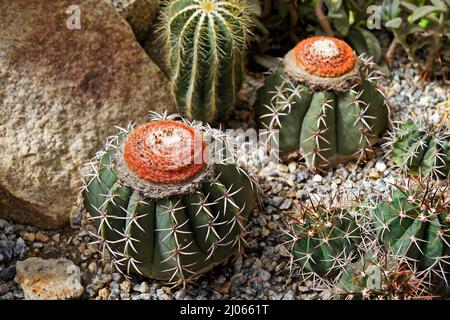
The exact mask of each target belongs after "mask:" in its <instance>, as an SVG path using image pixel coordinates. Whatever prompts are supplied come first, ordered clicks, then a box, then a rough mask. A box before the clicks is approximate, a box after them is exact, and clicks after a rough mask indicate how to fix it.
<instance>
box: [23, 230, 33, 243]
mask: <svg viewBox="0 0 450 320" xmlns="http://www.w3.org/2000/svg"><path fill="white" fill-rule="evenodd" d="M20 236H21V237H22V239H23V240H25V241H27V242H34V240H36V234H35V233H34V232H27V231H23V232H22V231H21V232H20Z"/></svg>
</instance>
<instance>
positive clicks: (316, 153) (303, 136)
mask: <svg viewBox="0 0 450 320" xmlns="http://www.w3.org/2000/svg"><path fill="white" fill-rule="evenodd" d="M331 39H333V38H331ZM294 50H295V49H294ZM293 54H294V53H289V54H288V55H287V56H286V57H285V59H284V61H283V63H281V64H280V65H279V66H278V68H277V69H276V70H274V72H273V73H272V74H271V75H269V76H268V77H267V78H266V81H265V84H264V86H263V87H261V88H260V89H259V91H258V100H257V102H256V116H257V119H258V121H259V127H260V128H262V129H267V130H269V131H271V130H278V141H275V142H273V143H275V144H278V145H279V151H280V154H281V156H282V158H285V157H286V156H287V155H290V154H295V153H300V154H301V155H302V156H303V157H304V158H305V160H306V163H307V165H308V167H309V168H311V169H322V168H326V167H329V166H334V165H336V164H338V163H341V162H346V161H350V160H354V159H356V160H362V159H363V158H365V157H366V155H367V154H368V153H369V152H370V151H371V150H370V148H371V145H372V144H373V143H374V142H376V141H377V140H378V137H379V136H380V135H381V134H382V133H383V131H384V130H385V129H386V128H387V126H388V109H387V107H386V105H385V103H384V96H383V95H382V94H381V93H380V92H379V91H378V90H377V88H376V86H375V83H374V79H373V78H372V76H373V74H370V73H368V72H365V71H367V70H366V69H364V68H362V69H364V70H365V71H362V70H361V71H355V70H352V71H351V72H353V73H354V74H353V75H352V77H353V78H352V79H343V77H345V76H346V75H345V74H344V75H340V76H339V77H337V78H334V77H321V78H319V79H318V80H317V81H316V79H317V78H318V77H317V76H315V75H312V76H311V78H310V80H307V79H308V77H306V76H305V78H304V79H302V80H300V79H297V80H296V79H295V76H296V75H295V74H294V75H292V73H294V72H290V70H287V69H291V68H299V67H298V66H297V65H296V66H295V67H292V64H293V62H291V61H292V60H293V59H294V58H292V57H290V55H291V56H292V55H293ZM286 61H287V62H286ZM355 68H356V67H355ZM302 72H304V70H303V71H302ZM348 73H350V72H348ZM335 79H336V80H335ZM337 79H339V80H337Z"/></svg>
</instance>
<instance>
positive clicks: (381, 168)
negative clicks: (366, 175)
mask: <svg viewBox="0 0 450 320" xmlns="http://www.w3.org/2000/svg"><path fill="white" fill-rule="evenodd" d="M386 169H387V166H386V164H385V163H384V162H383V161H377V163H376V164H375V170H377V171H378V172H381V173H383V172H384V171H386Z"/></svg>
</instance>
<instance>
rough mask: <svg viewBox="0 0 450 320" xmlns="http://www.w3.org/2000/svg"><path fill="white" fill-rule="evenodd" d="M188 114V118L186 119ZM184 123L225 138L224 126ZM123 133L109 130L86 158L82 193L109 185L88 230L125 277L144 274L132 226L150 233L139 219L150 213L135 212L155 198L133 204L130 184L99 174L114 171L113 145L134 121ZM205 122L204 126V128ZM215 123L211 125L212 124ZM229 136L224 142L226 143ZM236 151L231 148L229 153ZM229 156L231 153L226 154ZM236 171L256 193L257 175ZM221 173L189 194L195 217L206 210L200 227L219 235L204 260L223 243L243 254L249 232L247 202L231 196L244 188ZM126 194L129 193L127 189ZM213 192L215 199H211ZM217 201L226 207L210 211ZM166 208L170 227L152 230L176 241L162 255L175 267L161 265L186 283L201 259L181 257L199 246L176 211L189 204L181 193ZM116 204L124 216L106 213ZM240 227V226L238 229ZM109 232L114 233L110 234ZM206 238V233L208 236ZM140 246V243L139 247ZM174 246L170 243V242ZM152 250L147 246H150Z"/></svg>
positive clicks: (158, 117)
mask: <svg viewBox="0 0 450 320" xmlns="http://www.w3.org/2000/svg"><path fill="white" fill-rule="evenodd" d="M175 119H183V118H182V117H180V116H179V115H177V114H174V115H167V113H164V114H162V115H160V114H157V113H153V112H152V115H151V120H153V121H158V120H175ZM183 120H184V119H183ZM184 121H185V122H186V124H188V125H191V126H194V127H195V128H197V129H199V130H204V131H206V132H208V133H209V134H211V135H212V136H213V139H225V140H226V138H227V137H225V136H224V135H223V134H222V133H221V132H220V131H218V130H213V129H211V128H210V127H209V126H207V125H206V126H202V124H201V123H199V122H192V123H191V122H189V121H187V120H184ZM117 128H118V129H119V130H120V133H119V134H118V135H115V136H110V137H109V138H108V139H107V141H106V144H105V149H104V150H102V151H99V152H97V154H96V155H95V157H94V158H93V159H92V161H90V162H89V163H87V164H86V167H87V170H85V171H86V173H85V174H84V175H83V177H82V178H83V182H84V186H83V187H82V189H81V193H89V188H88V187H89V185H90V183H92V182H94V183H98V184H99V185H100V186H103V189H105V190H109V191H108V193H107V194H101V196H102V197H104V201H103V203H101V204H99V205H98V206H95V205H93V204H91V206H92V208H93V209H94V210H95V211H96V212H97V213H98V215H97V216H92V215H91V216H88V217H85V219H87V220H91V221H93V222H95V223H96V225H97V232H96V233H92V232H91V233H90V234H91V236H92V237H93V238H94V239H95V240H94V241H93V242H92V244H96V245H99V246H100V250H99V252H100V253H101V254H102V256H103V257H105V256H106V254H109V255H110V260H111V261H110V262H111V264H112V266H114V267H115V269H116V270H117V271H118V272H120V273H122V274H123V275H124V276H125V277H127V278H128V277H129V274H130V273H132V272H137V273H139V274H142V272H141V270H140V269H141V268H142V266H141V263H142V262H141V261H139V260H138V259H136V258H135V257H133V256H135V255H136V254H140V253H141V252H144V251H145V250H144V249H145V248H144V247H142V246H143V245H145V244H142V243H141V241H140V240H139V239H136V238H133V237H132V235H131V234H132V232H133V233H136V232H142V233H146V232H149V230H146V227H145V226H144V225H142V224H141V222H140V220H141V219H144V218H145V217H147V215H148V214H137V213H136V210H137V207H138V206H150V205H151V203H149V202H147V201H144V199H134V203H133V207H132V208H130V207H129V206H127V205H126V204H125V203H122V202H124V201H123V199H124V196H126V195H125V194H124V193H127V192H129V191H127V188H126V187H123V186H121V185H120V184H117V183H115V186H116V187H114V186H113V187H111V188H109V186H108V185H107V184H105V182H104V181H102V179H101V177H100V172H99V170H108V171H109V172H110V174H111V175H112V174H113V172H114V170H115V169H114V165H113V157H112V155H111V154H112V153H113V151H115V150H116V149H117V148H118V147H119V144H120V143H121V142H122V140H123V138H124V137H125V136H126V135H127V134H128V133H129V132H131V131H132V130H133V129H134V125H133V124H129V125H128V127H127V128H119V127H117ZM205 128H206V130H205ZM208 129H211V130H208ZM226 143H227V142H226V141H224V144H225V145H226ZM233 156H234V155H233V154H231V157H233ZM225 160H228V161H229V160H230V159H225ZM236 170H237V173H238V174H239V175H243V176H244V177H245V179H248V181H250V184H251V188H252V189H254V191H255V192H256V194H257V196H259V194H258V193H259V190H258V189H257V184H256V183H255V182H254V180H253V178H252V177H251V176H250V175H249V174H248V173H247V172H246V171H245V170H243V169H242V168H240V167H236ZM219 178H220V174H218V175H217V176H216V177H215V179H214V180H213V181H210V182H205V185H204V186H206V188H207V189H208V190H210V192H208V194H207V195H206V196H204V197H203V196H200V195H201V193H200V192H195V193H193V194H191V195H189V196H188V197H189V199H190V200H192V203H191V207H196V208H197V211H196V213H195V217H197V216H198V215H199V214H200V213H206V218H207V219H206V220H207V221H205V223H204V224H201V225H197V226H196V228H199V229H200V228H205V229H206V232H205V234H206V235H205V236H206V238H211V239H212V238H215V239H216V240H215V241H210V242H211V243H210V246H209V248H207V252H208V254H207V257H206V259H205V260H208V259H211V257H213V255H214V253H215V250H216V249H217V248H220V247H227V249H226V250H227V251H229V252H230V253H231V252H233V251H235V253H236V254H240V253H241V252H242V250H243V248H244V247H245V246H246V241H245V237H246V235H247V233H248V232H247V231H246V228H245V225H246V224H245V219H246V218H245V217H244V216H243V214H242V212H243V211H244V210H248V208H245V207H242V208H239V206H238V205H237V204H236V203H235V202H234V201H233V200H232V199H233V196H235V195H236V194H237V193H239V192H240V191H241V190H240V189H237V190H232V189H233V186H231V187H229V188H226V186H225V185H224V184H222V183H221V182H220V181H219ZM214 191H219V192H218V196H217V195H216V196H215V197H213V195H212V193H213V192H214ZM127 195H128V194H127ZM136 197H138V198H139V195H138V194H137V193H136ZM210 198H214V199H210ZM219 203H223V208H221V209H220V210H219V211H218V212H217V214H216V215H214V214H213V213H212V211H211V210H210V209H209V208H208V207H210V206H213V205H218V204H219ZM161 207H163V208H164V209H165V210H164V211H163V212H158V214H159V215H166V216H169V219H170V220H171V226H170V228H156V229H155V230H154V231H155V232H157V233H160V234H161V236H160V237H159V238H160V244H161V245H162V246H164V245H165V244H169V242H174V244H175V246H174V248H173V249H172V250H168V251H167V252H161V254H162V256H164V257H165V259H164V260H162V261H161V264H164V263H166V262H168V261H172V262H173V263H172V265H173V267H171V268H167V269H164V270H162V271H161V272H162V273H171V276H170V279H169V283H174V284H178V283H183V284H184V285H185V284H186V283H187V281H192V280H194V279H195V278H196V277H193V276H194V275H195V274H196V272H194V271H193V270H192V267H193V266H194V265H195V264H196V263H197V262H196V261H193V262H192V263H190V264H185V263H183V261H182V260H184V257H187V256H191V255H195V254H197V252H196V251H192V250H191V249H190V247H191V246H192V245H193V241H190V242H186V241H185V238H186V235H188V234H191V233H192V232H191V231H189V230H187V229H186V226H187V224H188V222H189V220H188V219H189V218H187V219H185V221H179V220H180V217H179V216H178V215H177V212H178V211H180V210H183V209H186V207H185V206H183V205H182V203H181V199H179V200H177V201H176V202H174V201H172V200H167V205H166V206H161ZM229 207H233V208H234V209H233V210H230V209H227V208H229ZM111 209H113V210H118V211H123V212H124V215H123V216H116V215H111V214H108V212H109V211H110V210H111ZM229 212H233V215H234V216H233V217H232V218H231V219H229V220H228V221H226V222H225V221H222V222H217V220H218V218H219V216H220V215H225V214H228V213H229ZM123 220H125V228H122V230H120V229H119V228H118V227H117V225H118V224H120V225H122V223H121V222H122V221H123ZM217 228H220V229H221V230H222V231H223V230H225V229H226V230H227V231H225V232H221V233H223V235H222V236H221V235H219V234H218V232H217ZM236 230H238V232H235V231H236ZM232 232H235V236H234V237H231V238H230V234H231V233H232ZM105 233H110V237H108V239H107V237H106V236H105ZM111 234H112V235H113V237H111ZM205 240H206V239H205ZM139 246H140V247H141V248H139ZM168 247H170V245H168ZM147 251H148V250H147Z"/></svg>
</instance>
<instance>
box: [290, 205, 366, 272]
mask: <svg viewBox="0 0 450 320" xmlns="http://www.w3.org/2000/svg"><path fill="white" fill-rule="evenodd" d="M310 202H311V205H309V206H305V205H302V206H301V208H300V212H297V213H296V214H295V217H293V219H291V220H290V221H288V222H287V224H288V228H287V230H288V231H286V232H287V234H288V235H289V237H290V241H289V242H288V244H289V246H288V248H287V249H288V250H289V251H290V252H291V254H292V257H291V261H292V262H293V263H295V264H296V265H297V266H298V267H300V269H301V270H302V274H303V276H304V277H305V278H308V276H309V274H308V273H313V274H314V275H315V276H316V277H315V278H319V279H321V278H326V279H333V278H335V277H337V276H338V275H339V274H340V273H341V272H342V270H343V269H344V268H345V266H346V265H347V264H348V263H350V262H351V261H353V260H354V257H355V255H356V253H357V250H358V248H359V246H360V245H361V244H362V242H363V239H362V235H361V231H362V230H361V229H360V226H359V225H358V223H357V216H355V212H354V211H352V209H350V208H338V207H331V206H330V205H326V204H325V203H323V202H321V201H320V202H318V203H313V202H314V201H310Z"/></svg>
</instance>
